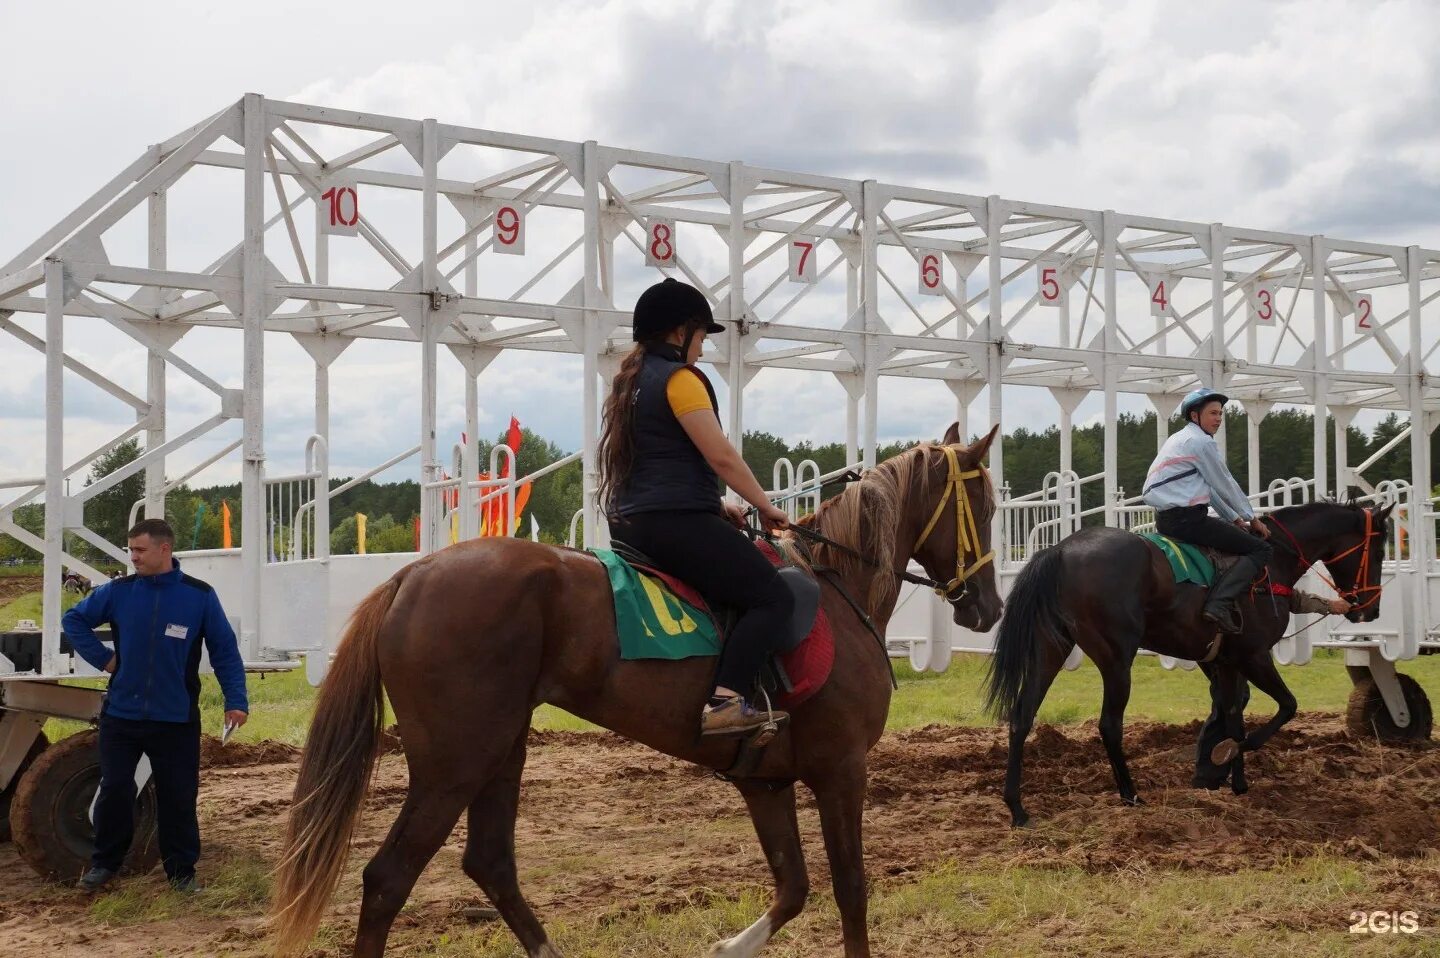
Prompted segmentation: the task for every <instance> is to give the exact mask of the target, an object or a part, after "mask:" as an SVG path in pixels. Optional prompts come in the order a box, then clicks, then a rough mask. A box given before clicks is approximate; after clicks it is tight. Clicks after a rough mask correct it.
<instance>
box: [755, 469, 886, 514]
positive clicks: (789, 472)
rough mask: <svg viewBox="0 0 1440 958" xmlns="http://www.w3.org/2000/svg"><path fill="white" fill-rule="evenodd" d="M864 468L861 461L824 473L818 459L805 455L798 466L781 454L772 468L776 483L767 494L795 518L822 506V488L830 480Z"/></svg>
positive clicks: (773, 479) (773, 478)
mask: <svg viewBox="0 0 1440 958" xmlns="http://www.w3.org/2000/svg"><path fill="white" fill-rule="evenodd" d="M863 468H864V463H859V462H857V463H851V464H849V465H845V466H841V467H840V468H839V469H834V470H831V471H830V472H827V473H825V474H824V475H821V473H820V466H819V465H818V464H817V463H816V462H815V460H814V459H802V460H801V461H800V464H799V465H798V466H797V465H794V464H792V463H791V462H790V460H789V459H787V458H785V457H784V456H781V457H780V458H779V459H776V460H775V465H774V467H773V468H772V470H771V477H772V481H773V483H774V485H773V487H772V488H771V489H769V490H768V491H767V492H766V493H765V495H766V497H767V498H768V499H769V500H770V501H771V502H773V503H775V504H776V505H777V506H780V507H781V508H782V509H784V510H785V512H786V514H787V515H788V516H789V517H790V521H791V522H794V521H795V520H797V519H799V518H800V517H801V516H804V515H808V514H810V513H812V512H815V511H816V510H818V509H819V508H820V496H821V490H823V489H824V488H825V485H826V484H827V483H831V482H835V481H836V480H838V479H840V478H842V477H843V476H845V475H846V474H847V473H850V472H858V471H859V470H861V469H863Z"/></svg>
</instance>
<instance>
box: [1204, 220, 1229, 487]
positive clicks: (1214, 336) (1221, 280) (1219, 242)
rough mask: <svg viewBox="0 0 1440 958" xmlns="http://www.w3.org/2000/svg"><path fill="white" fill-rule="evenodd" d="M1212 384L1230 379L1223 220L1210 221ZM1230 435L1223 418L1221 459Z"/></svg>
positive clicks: (1218, 436)
mask: <svg viewBox="0 0 1440 958" xmlns="http://www.w3.org/2000/svg"><path fill="white" fill-rule="evenodd" d="M1209 246H1210V384H1211V388H1213V389H1220V390H1223V389H1224V388H1225V387H1226V386H1227V385H1228V384H1229V383H1228V378H1229V377H1228V376H1227V375H1226V372H1225V246H1226V238H1225V228H1224V227H1223V226H1221V225H1220V224H1219V223H1211V224H1210V242H1209ZM1228 440H1229V435H1228V433H1227V432H1226V431H1225V420H1224V419H1223V418H1222V419H1221V420H1220V429H1219V431H1218V432H1216V434H1215V444H1216V445H1217V446H1219V447H1220V461H1221V462H1224V461H1225V459H1226V455H1227V452H1228V448H1229V447H1228V446H1227V444H1226V443H1227V441H1228Z"/></svg>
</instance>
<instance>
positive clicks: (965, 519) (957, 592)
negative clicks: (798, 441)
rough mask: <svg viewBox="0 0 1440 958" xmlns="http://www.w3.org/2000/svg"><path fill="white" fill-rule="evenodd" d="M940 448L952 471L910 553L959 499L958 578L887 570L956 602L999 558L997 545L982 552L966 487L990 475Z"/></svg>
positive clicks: (818, 537)
mask: <svg viewBox="0 0 1440 958" xmlns="http://www.w3.org/2000/svg"><path fill="white" fill-rule="evenodd" d="M940 448H941V450H942V451H943V452H944V453H945V461H946V464H947V465H948V467H949V474H948V475H947V476H946V478H945V488H944V489H943V490H942V491H941V493H940V501H939V502H938V503H936V505H935V511H934V512H933V513H931V515H930V521H929V522H927V523H925V528H924V530H923V531H922V532H921V533H920V538H919V539H917V540H916V542H915V548H914V549H913V550H911V553H910V554H911V555H914V554H915V553H916V552H919V551H920V547H921V546H923V545H924V544H925V540H926V539H928V538H929V537H930V533H931V532H933V531H935V527H936V526H937V525H938V524H939V522H940V517H941V516H943V515H944V514H945V509H946V507H947V506H949V505H950V503H951V502H952V501H953V502H954V503H955V578H953V579H951V580H950V581H949V582H939V581H937V580H935V579H931V578H929V577H927V576H920V575H915V574H914V573H912V572H908V571H906V570H904V569H889V570H887V571H889V572H890V574H891V575H893V576H895V578H897V579H899V580H901V581H902V582H909V583H912V584H914V585H919V586H924V587H925V588H927V589H933V590H934V592H935V594H936V595H938V596H940V598H942V599H944V600H945V601H946V602H950V603H954V602H956V601H959V600H960V599H963V598H965V596H966V595H968V594H969V591H970V585H969V579H970V577H971V576H973V575H974V574H975V573H976V572H977V571H979V570H980V569H982V568H984V566H985V565H986V564H988V563H989V562H990V561H991V560H993V559H994V558H995V550H994V549H991V550H990V551H989V552H987V553H985V554H984V555H981V554H980V533H979V531H978V529H977V527H976V524H975V508H974V506H973V505H972V504H971V502H970V494H969V492H968V491H967V490H966V489H965V483H966V481H967V480H970V479H975V478H977V477H984V479H985V482H986V485H987V486H988V485H989V482H990V476H989V473H988V472H986V470H985V467H984V466H977V467H976V468H974V469H961V468H960V457H959V456H958V455H956V453H955V450H954V449H952V448H950V447H949V446H941V447H940ZM952 490H953V491H954V495H953V496H952V495H951V494H950V493H951V491H952ZM790 528H791V529H792V530H793V531H794V532H795V533H796V534H797V535H800V536H802V537H804V538H806V539H809V540H811V541H812V542H819V543H822V544H824V545H827V546H829V547H830V548H832V549H837V550H839V551H841V552H844V553H847V554H849V555H852V556H854V557H855V558H857V559H859V560H860V561H861V562H863V563H865V564H866V565H869V566H872V567H875V568H881V566H880V564H879V563H878V562H876V561H875V560H873V559H871V558H869V557H867V556H864V555H862V554H861V553H859V552H857V551H856V550H854V549H852V548H851V547H849V546H847V545H842V544H841V543H839V542H836V541H835V540H834V539H831V538H829V537H828V536H826V535H823V534H822V533H820V532H817V531H815V530H814V529H811V528H809V527H808V526H801V525H792V526H791V527H790ZM971 553H974V555H975V561H974V562H972V563H971V564H970V565H969V566H966V565H965V558H966V556H968V555H970V554H971Z"/></svg>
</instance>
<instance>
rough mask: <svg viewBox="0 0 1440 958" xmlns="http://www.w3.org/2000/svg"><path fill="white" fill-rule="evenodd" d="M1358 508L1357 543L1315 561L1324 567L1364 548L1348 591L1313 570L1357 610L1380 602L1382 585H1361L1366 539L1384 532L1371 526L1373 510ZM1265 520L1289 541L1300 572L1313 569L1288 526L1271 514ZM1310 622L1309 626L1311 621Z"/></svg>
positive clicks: (1366, 576)
mask: <svg viewBox="0 0 1440 958" xmlns="http://www.w3.org/2000/svg"><path fill="white" fill-rule="evenodd" d="M1361 511H1362V512H1363V513H1365V536H1364V538H1362V539H1361V540H1360V541H1359V542H1357V543H1355V545H1353V546H1351V547H1350V548H1348V549H1346V550H1345V551H1344V552H1341V553H1338V554H1336V555H1333V556H1330V557H1329V558H1322V559H1320V560H1319V561H1321V562H1323V563H1325V565H1327V566H1328V565H1330V564H1331V563H1333V562H1339V561H1340V560H1341V559H1344V558H1345V557H1346V556H1349V555H1350V554H1351V553H1353V552H1355V551H1357V550H1362V549H1363V550H1364V551H1363V552H1362V553H1361V555H1360V568H1359V569H1357V570H1356V572H1355V582H1354V584H1353V586H1352V588H1350V589H1349V590H1345V589H1341V588H1340V586H1338V585H1336V583H1335V580H1334V579H1331V578H1330V577H1329V576H1327V575H1325V574H1324V573H1323V572H1319V571H1317V572H1316V573H1315V574H1316V575H1317V576H1319V577H1320V579H1321V581H1323V582H1324V583H1325V584H1326V585H1328V586H1330V588H1332V589H1334V590H1335V594H1336V595H1338V596H1340V598H1342V599H1345V600H1346V601H1348V602H1349V603H1350V604H1351V605H1353V606H1355V611H1359V610H1361V609H1368V608H1369V607H1370V606H1372V605H1374V604H1375V603H1376V602H1378V601H1380V592H1381V589H1382V588H1383V587H1382V586H1378V585H1367V584H1365V583H1368V582H1369V581H1370V540H1371V539H1373V538H1374V537H1376V536H1379V535H1383V534H1384V533H1383V532H1382V531H1381V530H1377V529H1376V528H1375V513H1374V512H1373V511H1371V510H1369V509H1362V510H1361ZM1269 519H1270V521H1271V522H1273V523H1275V528H1277V529H1279V530H1280V531H1281V532H1283V533H1285V538H1286V539H1288V540H1289V546H1290V548H1292V549H1294V550H1295V555H1296V556H1297V557H1299V559H1300V574H1301V575H1304V574H1305V573H1306V572H1308V571H1310V570H1311V569H1312V568H1314V565H1315V562H1314V561H1312V560H1311V559H1310V558H1309V557H1308V556H1306V555H1305V550H1304V548H1302V547H1301V545H1300V540H1298V539H1296V538H1295V534H1294V533H1292V532H1291V531H1290V530H1289V529H1287V528H1286V527H1285V524H1284V523H1283V522H1281V521H1280V520H1279V519H1278V518H1276V517H1275V516H1273V515H1272V516H1270V517H1269ZM1367 592H1369V593H1374V594H1373V595H1371V596H1370V598H1368V599H1366V600H1365V601H1364V602H1358V600H1359V598H1360V596H1361V595H1362V594H1364V593H1367ZM1311 624H1312V625H1313V624H1314V623H1311ZM1308 627H1309V626H1307V627H1306V628H1308Z"/></svg>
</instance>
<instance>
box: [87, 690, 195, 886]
mask: <svg viewBox="0 0 1440 958" xmlns="http://www.w3.org/2000/svg"><path fill="white" fill-rule="evenodd" d="M141 755H146V756H149V758H150V769H151V774H152V775H153V777H154V779H155V819H156V823H155V824H156V831H157V833H158V834H157V838H158V839H159V845H160V858H161V861H162V862H164V865H165V874H166V875H167V876H168V877H169V878H170V879H171V880H172V881H179V880H182V879H185V878H190V877H192V876H193V875H194V874H195V862H196V861H198V860H199V858H200V823H199V821H198V820H197V818H196V815H195V799H196V796H197V793H198V792H199V789H200V723H199V722H141V721H134V720H131V719H122V718H115V717H113V716H110V715H106V714H103V713H102V714H101V716H100V793H99V795H98V797H97V798H96V802H95V853H94V854H93V855H92V856H91V858H90V864H92V865H94V866H96V867H97V868H108V869H110V870H111V871H119V869H120V864H121V863H122V862H123V861H124V860H125V853H126V852H128V851H129V850H130V842H131V840H132V839H133V838H134V834H135V768H136V766H137V765H139V764H140V756H141Z"/></svg>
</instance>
